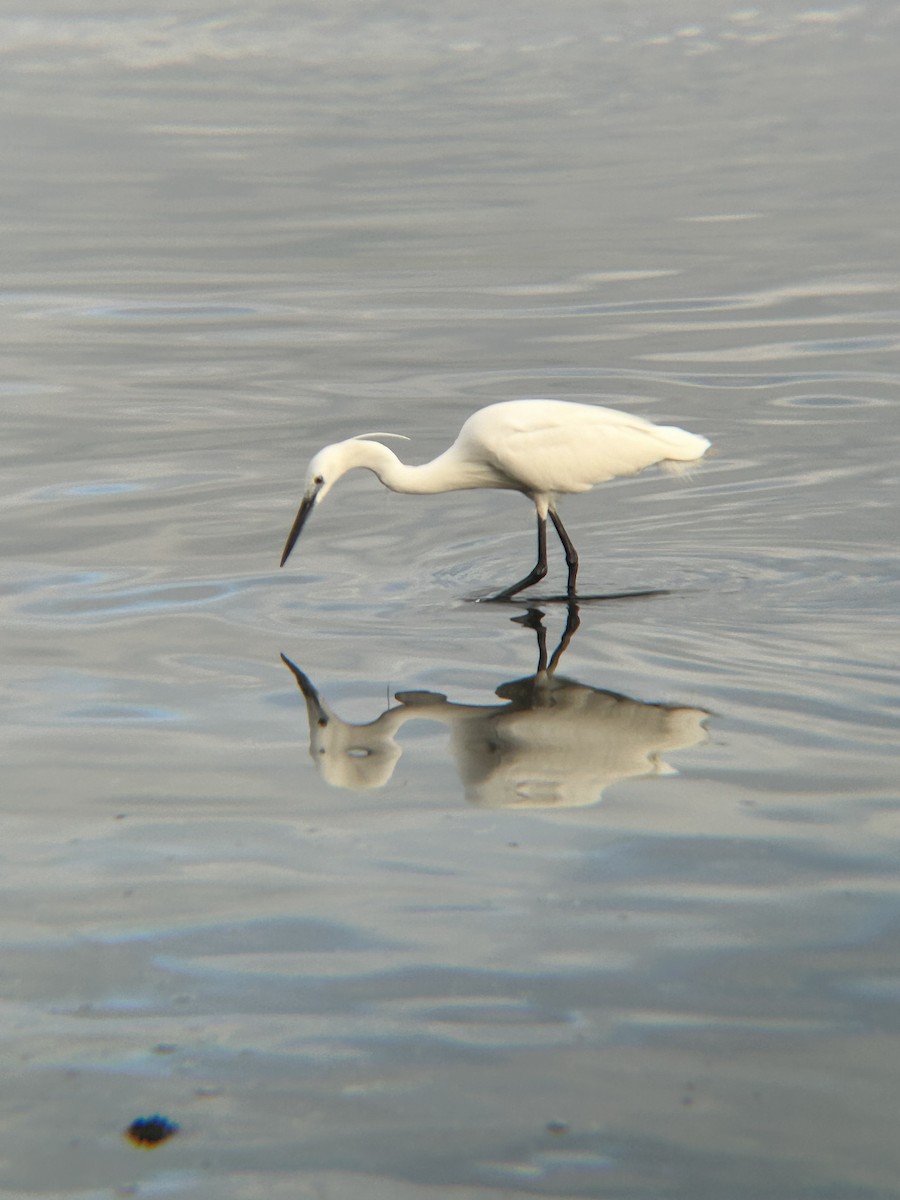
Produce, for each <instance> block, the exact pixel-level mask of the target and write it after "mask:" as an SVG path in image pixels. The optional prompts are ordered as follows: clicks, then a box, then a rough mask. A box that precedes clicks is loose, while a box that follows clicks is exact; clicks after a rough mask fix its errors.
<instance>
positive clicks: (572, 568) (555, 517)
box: [550, 508, 578, 596]
mask: <svg viewBox="0 0 900 1200" xmlns="http://www.w3.org/2000/svg"><path fill="white" fill-rule="evenodd" d="M550 520H551V521H552V522H553V525H554V527H555V529H556V532H557V533H558V534H559V540H560V541H561V542H562V544H563V549H564V550H565V552H566V566H567V567H568V568H569V582H568V583H567V584H566V593H567V595H569V596H574V595H575V576H576V575H577V574H578V551H577V550H576V549H575V547H574V546H573V545H572V539H571V538H570V537H569V535H568V534H567V533H566V527H565V525H563V523H562V521H561V520H560V519H559V513H557V512H554V511H553V509H552V508H551V509H550Z"/></svg>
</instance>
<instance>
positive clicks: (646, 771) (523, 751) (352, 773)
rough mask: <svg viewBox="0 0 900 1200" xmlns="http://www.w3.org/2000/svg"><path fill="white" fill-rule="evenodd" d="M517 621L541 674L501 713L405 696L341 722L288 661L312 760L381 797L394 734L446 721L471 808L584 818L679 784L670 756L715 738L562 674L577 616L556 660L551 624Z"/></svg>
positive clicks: (694, 716)
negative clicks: (645, 783) (621, 788)
mask: <svg viewBox="0 0 900 1200" xmlns="http://www.w3.org/2000/svg"><path fill="white" fill-rule="evenodd" d="M516 620H517V621H518V622H519V623H520V624H523V625H527V626H528V627H530V628H531V629H533V630H534V632H535V634H536V635H537V643H538V663H537V670H536V672H535V674H534V675H529V676H527V677H526V678H524V679H514V680H511V681H510V682H508V683H503V684H501V685H500V686H499V687H498V688H497V689H496V695H497V697H498V699H499V700H500V701H502V703H500V704H486V705H482V704H455V703H453V702H452V701H450V700H448V699H447V697H446V696H445V695H443V694H441V693H440V692H421V691H418V692H417V691H402V692H397V693H396V694H395V699H396V701H397V703H396V704H394V705H392V706H391V707H389V708H387V709H386V710H385V711H384V712H383V713H382V714H381V716H380V717H378V718H377V719H376V720H374V721H370V722H369V723H368V724H364V725H354V724H350V723H349V722H347V721H343V720H341V718H340V717H338V716H337V715H336V714H335V712H334V710H333V709H332V708H331V707H330V706H329V705H328V704H327V702H326V701H325V700H324V699H323V698H322V696H321V695H320V694H319V692H318V691H317V689H316V688H315V687H314V685H313V684H312V682H311V681H310V679H309V677H308V676H307V675H305V674H304V673H303V671H301V670H300V668H299V667H298V666H296V665H295V664H294V663H292V662H291V660H290V659H289V658H287V657H286V656H285V655H283V654H282V656H281V657H282V660H283V661H284V663H285V665H286V666H287V667H288V668H289V669H290V670H291V672H292V673H293V675H294V678H295V679H296V681H297V684H298V686H299V688H300V691H301V692H302V693H303V697H304V699H305V701H306V711H307V716H308V718H309V735H310V754H311V756H312V758H313V761H314V762H315V764H316V767H317V768H318V770H319V772H320V774H321V775H322V778H323V779H324V780H325V781H326V782H327V783H329V784H332V785H333V786H335V787H342V788H348V789H351V790H353V791H363V790H367V789H370V788H378V787H382V786H383V785H384V784H385V783H387V782H388V780H389V779H390V778H391V775H392V774H393V772H394V768H395V766H396V765H397V760H398V759H399V758H400V755H401V753H402V751H401V747H400V745H399V744H398V743H397V741H396V735H397V734H398V732H399V730H400V729H401V727H402V726H403V725H405V724H406V722H407V721H415V720H419V721H421V720H426V721H436V722H438V723H440V724H442V725H446V726H447V727H448V728H449V730H450V745H451V750H452V753H453V756H454V758H455V760H456V766H457V770H458V772H459V776H460V779H461V780H462V784H463V788H464V790H465V797H466V800H467V801H468V802H469V803H470V804H474V805H478V806H479V807H482V808H574V807H580V806H585V805H589V804H595V803H597V802H598V801H599V800H600V799H601V797H602V795H603V790H604V788H606V787H608V786H609V785H610V784H612V783H615V782H617V781H619V780H622V779H634V778H638V777H640V776H646V775H670V774H675V773H676V772H675V770H674V768H672V767H670V766H669V765H668V764H667V763H666V762H665V760H664V759H663V758H662V755H663V754H664V753H665V752H667V751H670V750H680V749H684V748H686V747H688V746H694V745H696V744H697V743H698V742H701V741H703V740H704V738H705V736H706V731H705V726H704V722H705V720H706V719H707V718H708V717H709V713H708V712H706V711H705V710H704V709H701V708H687V707H682V706H678V705H667V704H647V703H644V702H642V701H640V700H632V699H630V698H629V697H627V696H620V695H618V694H617V693H615V692H608V691H603V690H601V689H599V688H594V687H590V686H589V685H587V684H583V683H578V682H577V681H575V680H573V679H567V678H565V677H563V676H561V675H557V674H556V669H557V666H558V665H559V660H560V658H561V657H562V655H563V654H564V653H565V650H566V648H567V647H568V645H569V643H570V642H571V640H572V638H573V636H574V635H575V632H576V630H577V629H578V626H579V623H580V622H579V616H578V606H577V605H575V604H571V605H569V607H568V615H567V620H566V626H565V629H564V631H563V633H562V636H561V638H560V641H559V644H558V645H557V646H556V648H555V649H554V650H553V652H552V653H551V654H548V650H547V631H546V629H545V627H544V623H543V620H544V614H543V612H541V611H540V610H538V609H529V611H528V612H527V613H525V614H524V615H523V616H521V617H517V618H516Z"/></svg>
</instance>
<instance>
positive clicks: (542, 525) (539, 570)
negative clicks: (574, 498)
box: [490, 513, 556, 600]
mask: <svg viewBox="0 0 900 1200" xmlns="http://www.w3.org/2000/svg"><path fill="white" fill-rule="evenodd" d="M550 515H551V516H552V515H553V514H552V513H551V514H550ZM553 519H554V522H555V520H556V518H555V517H554V518H553ZM537 532H538V560H537V562H536V563H535V564H534V570H533V571H532V572H531V573H530V574H529V575H526V576H525V578H524V579H520V580H519V582H518V583H514V584H513V585H512V587H508V588H504V589H503V591H502V592H498V593H497V595H496V596H491V597H490V599H491V600H508V599H509V598H510V596H514V595H515V594H516V592H521V591H524V589H525V588H527V587H531V585H532V584H533V583H537V582H538V581H539V580H541V579H543V578H544V576H545V575H546V574H547V518H546V517H542V516H540V515H538V519H537Z"/></svg>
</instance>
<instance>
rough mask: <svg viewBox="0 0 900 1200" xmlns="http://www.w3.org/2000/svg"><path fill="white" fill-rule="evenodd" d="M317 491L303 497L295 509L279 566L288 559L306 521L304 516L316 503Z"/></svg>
mask: <svg viewBox="0 0 900 1200" xmlns="http://www.w3.org/2000/svg"><path fill="white" fill-rule="evenodd" d="M317 495H318V492H312V493H311V494H307V495H306V496H304V497H303V502H302V504H301V505H300V507H299V508H298V509H297V515H296V517H294V524H293V525H292V526H291V532H290V533H289V534H288V540H287V541H286V542H285V543H284V553H283V554H282V555H281V566H284V564H285V563H286V562H287V560H288V555H289V554H290V552H291V551H292V550H293V548H294V543H295V542H296V540H297V538H298V537H299V536H300V533H301V531H302V529H303V526H304V525H305V523H306V518H307V517H308V516H309V514H310V513H311V512H312V510H313V506H314V505H315V503H316V496H317Z"/></svg>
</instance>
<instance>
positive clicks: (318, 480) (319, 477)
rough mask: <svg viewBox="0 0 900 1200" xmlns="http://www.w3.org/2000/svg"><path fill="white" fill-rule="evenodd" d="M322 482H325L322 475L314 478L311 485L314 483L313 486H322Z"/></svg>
mask: <svg viewBox="0 0 900 1200" xmlns="http://www.w3.org/2000/svg"><path fill="white" fill-rule="evenodd" d="M324 482H325V477H324V475H317V476H316V477H315V479H314V480H313V483H315V484H319V485H321V484H323V483H324Z"/></svg>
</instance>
